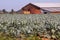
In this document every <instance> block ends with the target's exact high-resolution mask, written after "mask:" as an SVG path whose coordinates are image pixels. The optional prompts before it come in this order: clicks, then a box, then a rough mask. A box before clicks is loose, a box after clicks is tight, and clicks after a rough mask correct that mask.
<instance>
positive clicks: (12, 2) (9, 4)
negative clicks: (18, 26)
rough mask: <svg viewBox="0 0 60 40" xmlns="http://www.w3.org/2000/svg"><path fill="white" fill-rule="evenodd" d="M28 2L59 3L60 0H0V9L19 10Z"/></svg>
mask: <svg viewBox="0 0 60 40" xmlns="http://www.w3.org/2000/svg"><path fill="white" fill-rule="evenodd" d="M28 3H60V0H0V10H2V9H6V10H7V11H11V9H14V10H16V11H17V10H19V9H21V8H22V7H23V6H25V5H26V4H28Z"/></svg>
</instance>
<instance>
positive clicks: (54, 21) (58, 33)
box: [0, 14, 60, 39]
mask: <svg viewBox="0 0 60 40" xmlns="http://www.w3.org/2000/svg"><path fill="white" fill-rule="evenodd" d="M0 33H4V34H6V35H10V36H12V37H19V36H20V34H21V33H22V34H24V35H25V36H26V37H27V36H28V35H29V34H31V35H34V34H39V35H40V36H42V35H44V37H47V38H51V37H52V38H57V39H60V14H27V15H26V14H0Z"/></svg>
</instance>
